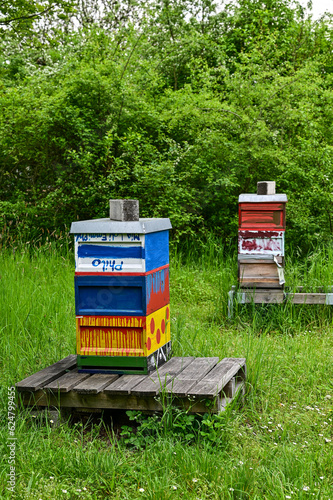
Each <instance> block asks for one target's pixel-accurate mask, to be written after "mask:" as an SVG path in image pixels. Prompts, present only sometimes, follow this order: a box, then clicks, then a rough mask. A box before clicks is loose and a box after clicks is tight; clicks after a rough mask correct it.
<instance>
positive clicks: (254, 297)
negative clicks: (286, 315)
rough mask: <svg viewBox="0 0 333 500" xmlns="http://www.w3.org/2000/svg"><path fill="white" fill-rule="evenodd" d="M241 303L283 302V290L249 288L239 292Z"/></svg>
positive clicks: (238, 299) (238, 298)
mask: <svg viewBox="0 0 333 500" xmlns="http://www.w3.org/2000/svg"><path fill="white" fill-rule="evenodd" d="M236 297H237V302H239V303H240V304H247V303H254V304H281V303H282V302H283V301H284V298H285V296H284V293H283V290H274V289H271V290H248V291H242V292H238V293H237V296H236Z"/></svg>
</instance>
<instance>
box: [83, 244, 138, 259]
mask: <svg viewBox="0 0 333 500" xmlns="http://www.w3.org/2000/svg"><path fill="white" fill-rule="evenodd" d="M78 257H79V258H84V257H91V258H95V259H121V258H123V259H144V258H145V249H144V248H142V247H141V246H120V245H117V246H111V245H89V244H86V245H82V244H81V245H79V247H78Z"/></svg>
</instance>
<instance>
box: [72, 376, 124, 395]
mask: <svg viewBox="0 0 333 500" xmlns="http://www.w3.org/2000/svg"><path fill="white" fill-rule="evenodd" d="M118 377H119V375H116V374H106V373H96V374H94V375H91V376H90V377H89V378H87V379H86V380H84V381H83V382H81V383H80V384H78V385H77V386H75V387H74V389H73V390H74V392H80V393H81V394H98V393H99V392H101V391H102V390H103V389H104V388H105V387H107V386H108V385H110V384H111V383H112V382H114V381H115V380H116V379H117V378H118Z"/></svg>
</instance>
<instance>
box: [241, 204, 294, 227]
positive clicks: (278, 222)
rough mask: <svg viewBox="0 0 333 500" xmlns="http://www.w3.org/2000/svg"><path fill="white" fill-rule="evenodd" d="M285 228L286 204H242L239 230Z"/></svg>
mask: <svg viewBox="0 0 333 500" xmlns="http://www.w3.org/2000/svg"><path fill="white" fill-rule="evenodd" d="M284 228H285V204H284V203H240V204H239V229H240V230H244V229H248V230H250V229H251V230H274V229H279V230H281V229H284Z"/></svg>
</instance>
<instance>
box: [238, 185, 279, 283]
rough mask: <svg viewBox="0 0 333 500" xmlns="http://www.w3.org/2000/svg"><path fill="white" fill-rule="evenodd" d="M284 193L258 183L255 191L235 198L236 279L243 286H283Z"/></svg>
mask: <svg viewBox="0 0 333 500" xmlns="http://www.w3.org/2000/svg"><path fill="white" fill-rule="evenodd" d="M287 201H288V200H287V196H286V195H285V194H275V182H271V181H270V182H258V193H257V194H241V195H240V197H239V230H238V281H239V284H240V286H241V287H244V288H283V285H284V282H285V281H284V272H283V270H284V234H285V229H286V203H287Z"/></svg>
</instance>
